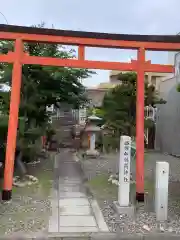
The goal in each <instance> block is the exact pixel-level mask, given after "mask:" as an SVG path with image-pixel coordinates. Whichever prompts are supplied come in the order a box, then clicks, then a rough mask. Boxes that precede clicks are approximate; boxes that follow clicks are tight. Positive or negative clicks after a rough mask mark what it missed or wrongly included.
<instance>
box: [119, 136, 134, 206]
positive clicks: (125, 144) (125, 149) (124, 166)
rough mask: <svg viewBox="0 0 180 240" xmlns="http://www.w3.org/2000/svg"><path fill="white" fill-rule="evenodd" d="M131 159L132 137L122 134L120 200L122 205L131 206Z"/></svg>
mask: <svg viewBox="0 0 180 240" xmlns="http://www.w3.org/2000/svg"><path fill="white" fill-rule="evenodd" d="M130 161H131V138H130V137H129V136H121V139H120V156H119V192H118V202H119V205H120V206H124V207H127V206H129V193H130Z"/></svg>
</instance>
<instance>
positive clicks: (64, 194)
mask: <svg viewBox="0 0 180 240" xmlns="http://www.w3.org/2000/svg"><path fill="white" fill-rule="evenodd" d="M85 197H86V194H85V193H82V192H67V191H63V192H62V191H60V192H59V198H85Z"/></svg>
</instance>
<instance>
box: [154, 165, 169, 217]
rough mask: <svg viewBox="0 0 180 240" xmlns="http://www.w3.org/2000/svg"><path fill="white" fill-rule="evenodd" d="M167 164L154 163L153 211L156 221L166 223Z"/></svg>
mask: <svg viewBox="0 0 180 240" xmlns="http://www.w3.org/2000/svg"><path fill="white" fill-rule="evenodd" d="M168 182H169V163H168V162H156V186H155V211H156V219H157V221H166V220H167V215H168Z"/></svg>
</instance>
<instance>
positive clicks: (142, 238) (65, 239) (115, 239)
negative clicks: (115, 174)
mask: <svg viewBox="0 0 180 240" xmlns="http://www.w3.org/2000/svg"><path fill="white" fill-rule="evenodd" d="M0 239H4V240H6V239H7V240H8V239H9V240H10V239H12V240H22V239H27V240H34V239H36V240H48V239H51V240H179V239H180V236H179V235H173V234H165V233H159V234H149V235H141V234H139V235H138V234H135V235H125V234H121V235H120V233H119V234H118V236H117V234H115V233H105V234H104V233H90V234H73V233H71V234H68V235H66V234H58V233H54V234H53V233H52V234H49V235H48V234H47V235H45V234H44V235H43V234H42V235H40V234H39V236H22V235H21V236H18V235H15V236H11V237H1V238H0Z"/></svg>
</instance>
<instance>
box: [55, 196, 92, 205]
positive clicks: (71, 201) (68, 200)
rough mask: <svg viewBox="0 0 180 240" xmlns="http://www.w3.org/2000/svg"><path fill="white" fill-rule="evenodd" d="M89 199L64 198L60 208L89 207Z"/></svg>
mask: <svg viewBox="0 0 180 240" xmlns="http://www.w3.org/2000/svg"><path fill="white" fill-rule="evenodd" d="M89 205H90V204H89V201H88V199H87V198H63V199H59V206H60V207H63V206H74V207H76V206H89Z"/></svg>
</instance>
